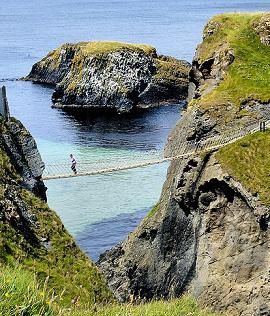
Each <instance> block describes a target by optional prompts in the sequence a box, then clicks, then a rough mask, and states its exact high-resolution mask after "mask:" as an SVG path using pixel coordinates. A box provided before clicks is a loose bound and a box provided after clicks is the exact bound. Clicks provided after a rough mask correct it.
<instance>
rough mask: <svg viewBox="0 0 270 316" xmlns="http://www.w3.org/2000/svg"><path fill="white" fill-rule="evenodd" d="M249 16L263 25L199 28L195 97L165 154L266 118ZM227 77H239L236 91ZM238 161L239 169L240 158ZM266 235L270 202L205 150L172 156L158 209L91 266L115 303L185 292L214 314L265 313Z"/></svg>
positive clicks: (217, 23)
mask: <svg viewBox="0 0 270 316" xmlns="http://www.w3.org/2000/svg"><path fill="white" fill-rule="evenodd" d="M264 17H265V16H263V18H264ZM254 21H257V22H258V21H261V23H266V22H265V21H264V19H262V18H261V16H260V15H259V14H258V15H254V16H251V15H243V18H242V19H240V17H239V15H232V14H231V15H230V14H228V15H222V16H218V17H216V18H214V19H213V20H211V21H210V22H209V23H208V24H207V27H206V28H205V31H204V41H203V43H202V44H201V45H200V46H199V48H198V50H197V53H196V56H195V58H194V61H193V68H192V70H191V74H190V81H191V86H190V94H191V96H193V97H194V98H193V100H192V101H191V103H190V104H189V106H188V108H187V110H186V111H185V112H184V113H183V117H182V118H181V120H179V122H178V123H177V125H176V127H175V129H174V130H173V131H172V133H171V135H170V136H169V139H168V143H167V145H166V148H165V155H166V156H167V157H172V156H177V155H178V154H179V150H180V148H182V146H183V144H184V143H185V142H186V141H191V140H195V141H200V140H203V139H205V138H208V137H212V136H215V135H224V134H225V133H227V132H233V131H237V130H241V131H242V130H243V129H245V128H246V127H247V126H248V127H249V126H250V125H251V124H253V123H254V122H255V124H257V123H258V122H259V121H260V120H267V119H269V101H268V99H267V98H268V94H267V97H266V93H268V92H267V91H266V90H265V91H266V92H265V91H264V90H263V89H264V85H263V84H262V85H261V77H262V76H266V75H267V74H266V73H264V64H263V63H264V59H263V58H262V59H260V60H258V61H257V60H256V61H254V60H253V59H252V58H253V56H254V54H260V52H261V50H262V49H264V46H263V47H261V46H259V45H265V44H264V42H265V40H262V39H261V37H259V36H258V34H257V33H255V32H254V25H255V24H254ZM267 23H268V22H267ZM267 25H268V24H267ZM224 27H225V31H224ZM227 28H228V31H227ZM238 31H239V33H238ZM232 32H235V33H232ZM260 32H261V31H260ZM232 34H233V36H232ZM250 34H251V35H252V36H251V35H250ZM219 41H220V42H219ZM241 41H243V43H244V44H242V46H241V50H240V51H239V50H238V49H237V46H236V44H237V45H239V43H242V42H241ZM250 41H251V42H250ZM255 41H256V45H254V46H252V43H253V42H255ZM261 41H262V44H260V43H261ZM246 43H249V44H250V45H248V46H245V45H246ZM245 49H247V54H248V53H249V54H250V55H249V56H248V63H249V66H250V67H254V68H252V71H253V76H254V78H255V77H256V78H259V79H258V81H257V82H258V83H256V84H255V81H254V80H248V81H247V80H246V81H245V78H249V77H248V74H246V73H244V70H245V71H246V72H248V69H249V68H243V67H242V68H241V65H242V59H241V58H247V57H246V56H247V55H244V54H242V52H243V51H244V52H246V51H245ZM243 56H244V57H243ZM260 58H261V56H260ZM235 65H236V66H235ZM238 65H240V66H238ZM254 65H255V66H254ZM233 67H235V68H233ZM232 69H233V71H232ZM238 69H239V73H238V72H237V71H238ZM233 76H234V77H235V78H236V79H238V80H240V81H241V80H242V81H241V82H244V83H246V86H243V87H241V89H242V90H241V91H243V92H245V94H244V95H241V94H240V93H239V89H240V88H239V87H238V86H237V84H238V81H237V80H231V78H232V77H233ZM246 76H247V77H246ZM234 77H233V78H234ZM254 78H252V79H254ZM258 85H261V86H260V89H258ZM244 88H245V89H246V90H244ZM228 89H229V91H230V93H231V94H230V93H228V92H227V91H228ZM233 93H235V94H234V95H233V97H231V95H232V94H233ZM238 93H239V94H238ZM255 93H256V94H255ZM254 95H256V98H255V97H254ZM239 146H240V147H241V146H242V145H241V144H240V145H239ZM243 146H248V145H247V144H244V145H243ZM257 154H258V155H259V152H258V153H257ZM255 158H256V157H254V159H255ZM250 159H251V160H250V163H252V158H250ZM265 163H268V160H267V158H266V157H265ZM238 166H240V167H241V168H243V166H242V165H241V161H239V162H238ZM247 168H248V165H247ZM253 180H254V179H253ZM255 180H256V179H255ZM264 181H268V178H267V179H266V178H265V179H264ZM269 241H270V211H269V206H268V205H266V204H265V205H264V204H263V203H262V201H261V200H260V197H259V195H258V194H254V193H252V191H251V190H248V189H247V188H246V187H244V186H243V184H242V183H241V182H240V181H238V180H237V178H236V177H235V176H234V174H233V173H229V172H227V171H226V170H225V168H224V166H223V165H221V163H220V161H219V160H218V155H217V152H215V151H211V152H208V153H206V152H205V153H204V154H202V153H201V154H200V155H197V156H193V155H191V156H190V157H188V158H182V159H176V160H174V161H172V163H171V165H170V167H169V169H168V174H167V179H166V182H165V183H164V186H163V190H162V194H161V198H160V200H159V203H158V205H157V206H156V207H155V208H154V209H153V210H152V211H151V212H150V213H149V214H148V216H146V217H145V219H144V220H143V221H142V223H141V224H140V225H139V227H138V228H137V229H136V230H135V231H134V232H133V233H131V234H130V235H129V237H128V239H127V240H125V241H124V242H122V243H120V244H119V245H117V246H116V247H114V248H113V249H111V250H109V251H107V252H105V253H104V254H103V255H102V256H101V257H100V260H99V263H98V264H99V267H100V268H101V270H102V271H103V273H104V275H105V277H106V279H107V281H108V284H109V286H110V288H111V289H112V290H113V291H114V293H116V296H117V297H118V299H119V300H120V301H133V300H138V301H141V300H143V301H144V300H149V299H152V298H162V297H165V298H170V297H178V296H179V295H181V294H182V293H185V292H187V291H188V292H190V293H191V294H192V295H194V296H195V297H196V298H198V299H199V301H200V302H201V303H202V304H203V305H207V306H208V307H210V308H212V309H214V310H217V311H227V312H229V313H231V314H232V315H242V316H243V315H245V316H251V315H270V249H269V247H270V244H269Z"/></svg>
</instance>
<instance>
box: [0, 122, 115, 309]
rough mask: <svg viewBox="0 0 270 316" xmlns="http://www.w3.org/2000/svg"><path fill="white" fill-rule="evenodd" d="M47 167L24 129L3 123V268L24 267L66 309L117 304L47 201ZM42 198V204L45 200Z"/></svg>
mask: <svg viewBox="0 0 270 316" xmlns="http://www.w3.org/2000/svg"><path fill="white" fill-rule="evenodd" d="M43 168H44V164H43V162H42V160H41V157H40V154H39V152H38V150H37V147H36V144H35V141H34V139H33V138H32V136H31V135H30V134H29V132H28V131H27V130H26V129H25V128H24V127H23V125H22V124H21V123H20V122H19V121H16V120H15V119H11V121H9V122H5V121H3V119H0V266H1V265H2V264H9V265H11V266H12V265H13V264H15V265H16V264H18V263H19V264H20V265H21V266H22V267H23V268H25V269H28V270H31V271H34V272H35V273H36V274H37V277H38V279H39V280H40V281H41V283H44V282H45V280H46V279H47V278H48V279H47V281H46V284H47V285H48V288H49V290H50V291H51V293H52V295H53V297H54V300H55V301H57V303H59V304H60V305H62V306H71V304H72V302H73V303H74V302H76V303H78V304H82V305H83V304H84V303H85V304H86V303H87V304H94V303H95V302H104V301H107V300H110V299H111V294H110V292H109V290H108V288H107V286H106V283H105V281H104V280H103V277H102V276H101V274H100V272H99V271H98V269H97V268H96V267H95V266H94V264H93V263H92V262H90V261H89V260H88V258H87V257H86V256H85V255H84V254H83V253H82V252H81V250H80V249H79V248H78V246H77V245H76V244H75V242H74V240H73V238H72V237H71V236H70V235H69V234H68V232H67V231H66V230H65V228H64V226H63V224H62V222H61V220H60V219H59V217H58V216H57V215H56V214H55V212H54V211H52V210H51V209H49V208H48V206H47V204H46V203H45V202H44V201H42V199H43V200H44V199H45V198H46V194H45V192H46V190H45V186H44V184H43V182H42V181H41V175H42V171H43ZM40 197H41V198H42V199H40Z"/></svg>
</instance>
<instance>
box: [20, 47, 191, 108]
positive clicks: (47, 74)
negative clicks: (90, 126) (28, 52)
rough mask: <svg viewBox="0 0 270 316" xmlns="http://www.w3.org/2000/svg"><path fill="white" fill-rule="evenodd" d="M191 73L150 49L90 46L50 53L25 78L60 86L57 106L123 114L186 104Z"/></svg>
mask: <svg viewBox="0 0 270 316" xmlns="http://www.w3.org/2000/svg"><path fill="white" fill-rule="evenodd" d="M189 69H190V65H189V64H188V63H187V62H184V61H181V60H177V59H175V58H171V57H166V56H158V55H157V53H156V50H155V48H153V47H151V46H148V45H135V44H126V43H118V42H86V43H78V44H65V45H63V46H61V47H60V48H58V49H56V50H54V51H52V52H51V53H49V54H48V55H47V56H46V57H45V58H43V59H42V60H41V61H40V62H38V63H36V64H35V65H34V66H33V68H32V71H31V72H30V74H29V75H28V76H27V77H26V79H27V80H31V81H33V82H39V83H47V84H53V85H56V89H55V92H54V94H53V98H52V99H53V102H54V107H60V108H64V109H99V110H102V109H105V110H107V111H108V110H113V111H117V112H119V113H123V112H130V111H132V110H134V109H135V108H147V107H152V106H157V105H160V104H163V103H168V102H179V101H180V100H184V99H185V98H186V97H187V92H188V73H189Z"/></svg>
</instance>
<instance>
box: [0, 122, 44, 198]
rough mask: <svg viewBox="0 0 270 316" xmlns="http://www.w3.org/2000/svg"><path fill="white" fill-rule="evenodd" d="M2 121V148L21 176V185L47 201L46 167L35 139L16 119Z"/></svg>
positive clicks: (0, 127) (0, 129) (0, 130)
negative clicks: (43, 174) (44, 178)
mask: <svg viewBox="0 0 270 316" xmlns="http://www.w3.org/2000/svg"><path fill="white" fill-rule="evenodd" d="M0 119H1V116H0ZM1 120H2V121H1V126H0V146H1V148H2V149H3V150H5V152H6V153H7V154H8V156H9V157H10V159H11V161H12V164H13V166H14V167H15V169H16V170H17V172H18V173H19V174H20V176H21V178H22V181H21V185H22V186H23V187H25V188H27V189H28V190H30V191H31V192H32V193H34V194H35V195H36V196H38V197H40V198H42V199H43V200H44V201H46V187H45V185H44V183H43V181H42V180H41V177H42V173H43V171H44V168H45V165H44V163H43V161H42V159H41V156H40V154H39V151H38V149H37V145H36V142H35V140H34V138H33V137H32V136H31V135H30V133H29V132H28V131H27V130H26V129H25V127H24V126H23V125H22V124H21V122H19V121H17V120H15V119H14V118H12V119H11V120H10V121H8V122H4V120H3V119H1Z"/></svg>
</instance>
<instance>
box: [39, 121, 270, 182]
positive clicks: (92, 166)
mask: <svg viewBox="0 0 270 316" xmlns="http://www.w3.org/2000/svg"><path fill="white" fill-rule="evenodd" d="M265 127H266V128H268V127H270V120H268V121H266V122H265ZM260 128H261V127H259V126H258V123H257V122H256V123H254V124H252V125H249V126H246V127H241V128H239V129H236V130H234V131H231V132H227V133H223V134H222V135H217V136H212V137H209V138H206V139H202V140H200V141H199V142H197V141H186V142H183V143H181V144H179V146H178V148H175V152H177V155H175V156H173V157H163V153H161V152H158V151H150V152H148V153H145V152H143V153H141V154H138V155H137V156H136V155H135V157H134V156H132V161H130V160H131V157H117V159H113V160H112V159H110V160H108V159H107V160H106V159H105V160H101V159H99V160H97V161H95V162H93V161H87V160H86V161H81V162H78V163H77V166H76V168H77V174H74V173H72V171H71V168H70V167H71V165H70V164H68V163H58V164H51V165H46V167H45V170H44V174H43V180H53V179H64V178H72V177H80V176H93V175H99V174H106V173H112V172H117V171H123V170H130V169H135V168H140V167H146V166H151V165H157V164H161V163H165V162H170V161H173V160H176V159H179V158H185V157H189V156H191V155H198V154H199V153H201V152H205V151H212V150H215V149H218V148H221V147H223V146H225V145H227V144H230V143H233V142H235V141H236V140H238V139H241V138H242V137H244V136H246V135H248V134H251V133H255V132H257V131H259V130H260Z"/></svg>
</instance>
